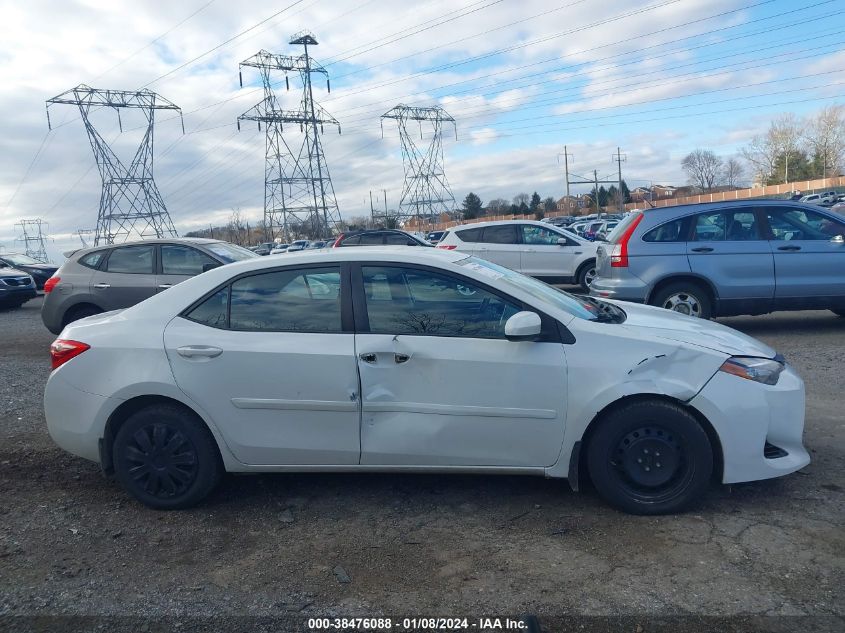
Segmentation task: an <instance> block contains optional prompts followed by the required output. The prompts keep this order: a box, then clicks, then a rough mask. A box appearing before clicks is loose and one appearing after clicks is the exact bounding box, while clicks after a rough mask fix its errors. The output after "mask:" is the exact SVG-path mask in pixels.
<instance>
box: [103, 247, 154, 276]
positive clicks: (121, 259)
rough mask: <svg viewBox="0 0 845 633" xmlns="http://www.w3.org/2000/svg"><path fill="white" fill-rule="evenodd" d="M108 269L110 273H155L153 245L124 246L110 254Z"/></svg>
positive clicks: (107, 263)
mask: <svg viewBox="0 0 845 633" xmlns="http://www.w3.org/2000/svg"><path fill="white" fill-rule="evenodd" d="M106 270H107V271H108V272H110V273H128V274H134V275H144V274H147V275H152V274H153V247H152V245H150V246H122V247H120V248H116V249H114V250H113V251H112V252H111V255H109V260H108V261H107V262H106Z"/></svg>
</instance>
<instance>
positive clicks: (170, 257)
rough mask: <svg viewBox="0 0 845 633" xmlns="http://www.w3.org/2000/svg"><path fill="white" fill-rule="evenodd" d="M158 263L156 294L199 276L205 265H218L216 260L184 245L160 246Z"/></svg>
mask: <svg viewBox="0 0 845 633" xmlns="http://www.w3.org/2000/svg"><path fill="white" fill-rule="evenodd" d="M159 261H160V262H161V265H160V266H159V270H158V272H157V274H156V292H161V291H162V290H167V289H168V288H170V287H171V286H175V285H176V284H178V283H180V282H182V281H185V280H186V279H190V278H191V277H193V276H195V275H199V274H200V273H202V272H203V266H205V265H206V264H211V265H213V266H219V265H220V262H218V261H217V260H216V259H213V258H211V257H210V256H209V255H206V254H205V253H203V252H202V251H199V250H197V249H196V248H193V247H191V246H185V245H184V244H162V245H161V246H160V247H159Z"/></svg>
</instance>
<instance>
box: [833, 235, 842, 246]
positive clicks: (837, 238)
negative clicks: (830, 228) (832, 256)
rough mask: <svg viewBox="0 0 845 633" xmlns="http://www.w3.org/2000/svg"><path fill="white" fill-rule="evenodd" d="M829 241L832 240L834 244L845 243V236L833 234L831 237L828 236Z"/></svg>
mask: <svg viewBox="0 0 845 633" xmlns="http://www.w3.org/2000/svg"><path fill="white" fill-rule="evenodd" d="M830 241H831V242H833V243H834V244H845V237H843V236H841V235H834V236H833V237H831V238H830Z"/></svg>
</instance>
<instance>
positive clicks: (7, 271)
mask: <svg viewBox="0 0 845 633" xmlns="http://www.w3.org/2000/svg"><path fill="white" fill-rule="evenodd" d="M0 275H3V276H6V277H29V273H28V272H26V271H24V270H21V269H20V268H12V267H11V266H6V265H5V264H0Z"/></svg>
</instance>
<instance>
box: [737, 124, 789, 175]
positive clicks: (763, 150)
mask: <svg viewBox="0 0 845 633" xmlns="http://www.w3.org/2000/svg"><path fill="white" fill-rule="evenodd" d="M779 153H780V151H779V150H778V147H777V144H776V143H775V139H774V136H773V134H772V130H771V128H769V130H768V131H767V132H766V133H765V134H757V135H755V136H754V137H753V138H752V139H751V142H750V143H749V144H748V145H747V146H745V147H743V148H742V157H743V158H744V159H745V160H747V161H748V162H749V163H751V166H752V167H753V168H754V176H755V178H756V179H757V181H759V182H760V183H762V184H763V185H765V184H766V183H767V182H768V181H769V180H770V179H771V178H772V176H773V175H774V172H775V163H776V162H777V159H778V154H779Z"/></svg>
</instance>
